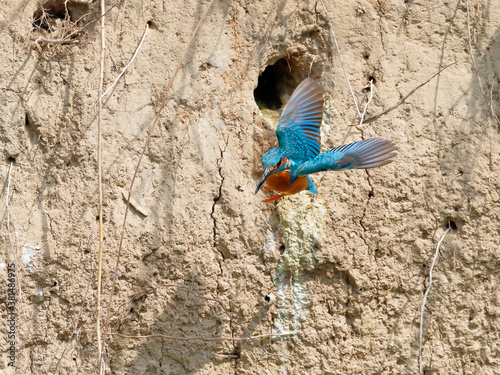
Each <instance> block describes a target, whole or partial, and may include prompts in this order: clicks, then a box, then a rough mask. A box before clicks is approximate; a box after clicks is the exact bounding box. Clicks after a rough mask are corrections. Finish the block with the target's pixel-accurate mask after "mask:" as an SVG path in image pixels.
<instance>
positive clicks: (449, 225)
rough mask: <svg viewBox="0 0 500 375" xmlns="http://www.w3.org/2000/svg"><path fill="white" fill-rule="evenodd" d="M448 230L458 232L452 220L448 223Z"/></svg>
mask: <svg viewBox="0 0 500 375" xmlns="http://www.w3.org/2000/svg"><path fill="white" fill-rule="evenodd" d="M448 228H450V229H451V230H452V231H456V230H458V227H457V224H456V223H455V222H454V221H453V220H450V221H448Z"/></svg>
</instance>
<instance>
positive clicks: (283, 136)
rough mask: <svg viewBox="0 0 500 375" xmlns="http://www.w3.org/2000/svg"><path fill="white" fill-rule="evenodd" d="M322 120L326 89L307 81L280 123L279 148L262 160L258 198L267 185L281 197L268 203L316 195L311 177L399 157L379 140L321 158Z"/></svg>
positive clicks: (334, 150)
mask: <svg viewBox="0 0 500 375" xmlns="http://www.w3.org/2000/svg"><path fill="white" fill-rule="evenodd" d="M322 118H323V89H322V88H321V86H320V85H319V84H318V81H316V80H314V79H311V78H306V79H305V80H303V81H302V82H301V83H300V85H299V86H298V87H297V88H296V89H295V91H294V92H293V94H292V96H291V97H290V100H289V101H288V103H287V104H286V106H285V108H284V110H283V113H282V114H281V117H280V119H279V120H278V127H277V129H276V136H277V137H278V143H279V147H278V148H276V147H274V148H271V149H269V150H268V151H267V152H266V153H265V154H264V155H263V156H262V166H263V167H264V172H263V173H262V177H261V179H260V181H259V183H258V185H257V189H256V190H255V194H257V192H258V191H259V189H260V187H261V186H262V185H263V184H264V182H266V183H267V188H266V191H269V190H274V191H277V192H279V193H280V194H276V195H273V196H271V197H270V198H268V199H266V200H265V201H266V202H272V201H275V200H278V199H280V198H281V197H283V196H285V195H291V194H296V193H298V192H300V191H302V190H309V191H310V192H311V193H313V194H316V193H317V191H316V188H315V187H314V184H313V182H312V180H311V177H310V176H309V174H311V173H315V172H321V171H330V170H332V171H344V170H347V169H367V168H375V167H381V166H383V165H386V164H388V163H390V162H392V161H393V159H394V158H395V157H396V155H397V152H396V151H397V147H396V145H395V144H394V143H392V142H391V141H387V140H385V139H380V138H371V139H367V140H364V141H359V142H354V143H350V144H348V145H343V146H340V147H335V148H332V149H330V150H328V151H325V152H323V153H321V154H320V147H321V134H320V127H321V121H322Z"/></svg>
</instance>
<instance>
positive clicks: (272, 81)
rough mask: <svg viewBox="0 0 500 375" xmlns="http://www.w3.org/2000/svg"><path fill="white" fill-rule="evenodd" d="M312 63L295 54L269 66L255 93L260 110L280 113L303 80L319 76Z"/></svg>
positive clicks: (308, 59)
mask: <svg viewBox="0 0 500 375" xmlns="http://www.w3.org/2000/svg"><path fill="white" fill-rule="evenodd" d="M311 61H312V60H311V59H310V58H309V57H308V55H303V54H293V55H288V56H287V57H284V58H281V59H279V60H277V61H276V62H275V63H273V64H272V65H268V66H267V67H266V68H265V69H264V71H263V72H262V73H261V74H260V76H259V80H258V84H257V87H256V88H255V90H254V92H253V94H254V98H255V102H256V103H257V105H258V106H259V108H260V110H261V111H264V110H271V111H278V110H279V109H281V108H282V107H283V105H284V104H285V103H286V102H287V101H288V99H289V97H290V95H291V94H292V92H293V90H295V88H296V87H297V86H298V84H299V83H300V82H301V81H302V80H303V79H305V78H306V77H307V76H309V75H311V76H316V75H318V72H317V71H316V69H315V67H314V66H312V64H311Z"/></svg>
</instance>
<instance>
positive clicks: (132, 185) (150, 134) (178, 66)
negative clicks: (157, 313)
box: [101, 0, 215, 347]
mask: <svg viewBox="0 0 500 375" xmlns="http://www.w3.org/2000/svg"><path fill="white" fill-rule="evenodd" d="M101 1H104V0H101ZM214 2H215V0H212V1H211V2H210V4H209V5H208V7H207V9H206V10H205V13H203V15H202V17H201V19H200V21H199V22H198V24H197V25H196V28H195V29H194V31H193V33H192V35H191V39H190V40H189V43H188V45H187V46H186V49H185V51H184V54H183V55H182V57H181V59H180V61H179V63H178V65H177V67H176V69H175V71H174V74H173V75H172V78H171V79H170V82H169V84H168V86H167V89H166V90H165V96H164V98H163V101H162V102H161V104H160V107H159V108H158V110H157V111H156V116H155V118H154V120H153V123H152V124H151V126H150V127H149V129H148V135H147V137H146V141H145V142H144V146H143V148H142V152H141V155H140V156H139V160H138V161H137V166H136V168H135V170H134V174H133V176H132V181H131V182H130V187H129V190H128V198H127V204H126V206H125V214H124V217H123V224H122V230H121V235H120V242H119V245H118V253H117V254H116V264H115V268H114V276H113V282H112V285H111V293H110V295H109V299H108V307H107V313H106V316H109V315H110V311H111V307H112V302H113V296H114V293H115V289H116V280H117V279H118V266H119V265H120V257H121V252H122V248H123V238H124V236H125V225H126V223H127V214H128V211H129V208H130V197H131V194H132V188H133V187H134V182H135V179H136V177H137V173H138V172H139V168H140V165H141V161H142V158H143V157H144V154H145V153H146V149H147V147H148V145H149V141H150V139H151V136H152V134H153V130H154V129H155V127H156V124H157V123H158V120H159V118H160V114H161V112H162V110H163V108H164V107H165V104H166V103H167V99H168V98H169V92H170V89H171V88H172V84H173V82H174V79H175V77H176V76H177V73H178V72H179V70H180V68H181V66H182V64H183V62H184V59H185V58H186V55H187V53H188V52H189V50H190V48H191V45H192V43H193V40H194V36H195V35H196V34H197V32H198V30H199V29H200V27H201V25H202V24H203V22H204V20H205V18H206V16H207V14H208V11H209V10H210V9H211V8H212V5H213V3H214ZM108 327H109V324H105V328H104V335H103V340H102V346H103V347H104V344H105V343H106V334H107V332H108Z"/></svg>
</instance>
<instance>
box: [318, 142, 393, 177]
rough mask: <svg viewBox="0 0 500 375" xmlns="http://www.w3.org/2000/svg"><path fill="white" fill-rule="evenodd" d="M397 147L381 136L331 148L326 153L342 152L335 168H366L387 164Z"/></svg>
mask: <svg viewBox="0 0 500 375" xmlns="http://www.w3.org/2000/svg"><path fill="white" fill-rule="evenodd" d="M397 149H398V148H397V147H396V145H395V144H394V143H392V142H391V141H388V140H385V139H381V138H370V139H367V140H365V141H359V142H354V143H350V144H348V145H343V146H340V147H335V148H332V149H331V150H328V151H327V153H342V154H344V156H342V158H340V159H339V160H338V161H337V162H336V164H337V165H338V168H337V170H339V171H341V170H345V169H367V168H375V167H381V166H383V165H386V164H389V163H390V162H392V160H393V159H394V158H395V157H396V155H397V152H396V151H397Z"/></svg>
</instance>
